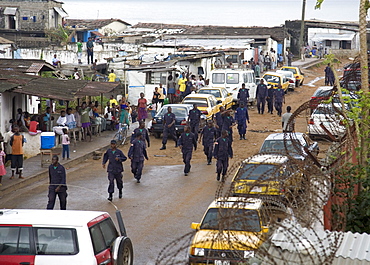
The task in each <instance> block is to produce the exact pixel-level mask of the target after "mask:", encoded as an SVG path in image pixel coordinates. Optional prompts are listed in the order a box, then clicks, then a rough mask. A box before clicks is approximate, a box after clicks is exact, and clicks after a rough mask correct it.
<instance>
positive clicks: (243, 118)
mask: <svg viewBox="0 0 370 265" xmlns="http://www.w3.org/2000/svg"><path fill="white" fill-rule="evenodd" d="M235 120H236V122H237V123H238V132H239V137H240V138H239V140H242V139H244V140H246V139H245V134H246V133H247V121H248V123H249V115H248V108H247V107H245V106H244V102H242V103H241V104H240V106H239V107H238V108H237V109H236V111H235Z"/></svg>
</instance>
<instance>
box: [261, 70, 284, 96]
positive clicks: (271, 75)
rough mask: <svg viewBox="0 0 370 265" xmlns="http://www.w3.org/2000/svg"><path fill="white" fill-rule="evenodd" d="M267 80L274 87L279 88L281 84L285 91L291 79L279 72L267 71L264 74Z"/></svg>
mask: <svg viewBox="0 0 370 265" xmlns="http://www.w3.org/2000/svg"><path fill="white" fill-rule="evenodd" d="M262 78H263V79H265V80H266V82H267V84H268V85H270V86H273V88H278V86H279V85H280V86H281V87H282V88H283V89H284V91H287V90H288V88H289V80H288V78H286V76H285V75H283V74H279V73H277V72H266V73H264V74H263V76H262Z"/></svg>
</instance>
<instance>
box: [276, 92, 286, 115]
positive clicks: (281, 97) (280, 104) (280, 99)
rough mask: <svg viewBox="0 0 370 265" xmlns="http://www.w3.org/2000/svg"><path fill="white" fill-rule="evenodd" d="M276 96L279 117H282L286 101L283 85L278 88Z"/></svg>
mask: <svg viewBox="0 0 370 265" xmlns="http://www.w3.org/2000/svg"><path fill="white" fill-rule="evenodd" d="M274 96H275V109H276V111H277V115H279V116H280V117H281V113H282V112H283V101H285V99H284V96H285V91H284V89H283V88H282V87H281V85H279V86H278V88H277V89H275V91H274Z"/></svg>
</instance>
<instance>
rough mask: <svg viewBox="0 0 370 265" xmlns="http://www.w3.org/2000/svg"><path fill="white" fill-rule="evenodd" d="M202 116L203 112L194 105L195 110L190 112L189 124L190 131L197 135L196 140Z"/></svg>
mask: <svg viewBox="0 0 370 265" xmlns="http://www.w3.org/2000/svg"><path fill="white" fill-rule="evenodd" d="M200 116H202V112H201V111H200V110H199V109H198V106H197V104H196V103H194V104H193V109H191V110H190V111H189V116H188V123H189V125H190V131H191V132H192V133H194V135H195V139H198V131H199V123H200Z"/></svg>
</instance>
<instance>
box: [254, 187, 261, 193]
mask: <svg viewBox="0 0 370 265" xmlns="http://www.w3.org/2000/svg"><path fill="white" fill-rule="evenodd" d="M251 192H262V187H253V188H252V189H251Z"/></svg>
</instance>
